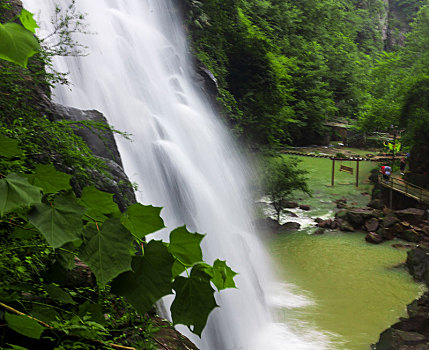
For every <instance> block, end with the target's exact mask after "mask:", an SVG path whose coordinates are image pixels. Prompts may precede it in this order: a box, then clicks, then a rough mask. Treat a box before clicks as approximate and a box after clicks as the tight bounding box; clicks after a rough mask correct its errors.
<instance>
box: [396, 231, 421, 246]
mask: <svg viewBox="0 0 429 350" xmlns="http://www.w3.org/2000/svg"><path fill="white" fill-rule="evenodd" d="M398 237H399V238H401V239H403V240H404V241H407V242H415V243H417V242H420V241H421V239H422V238H423V237H422V235H421V234H420V233H419V232H417V231H416V230H414V229H413V228H411V227H410V228H408V229H405V230H402V231H401V232H399V233H398Z"/></svg>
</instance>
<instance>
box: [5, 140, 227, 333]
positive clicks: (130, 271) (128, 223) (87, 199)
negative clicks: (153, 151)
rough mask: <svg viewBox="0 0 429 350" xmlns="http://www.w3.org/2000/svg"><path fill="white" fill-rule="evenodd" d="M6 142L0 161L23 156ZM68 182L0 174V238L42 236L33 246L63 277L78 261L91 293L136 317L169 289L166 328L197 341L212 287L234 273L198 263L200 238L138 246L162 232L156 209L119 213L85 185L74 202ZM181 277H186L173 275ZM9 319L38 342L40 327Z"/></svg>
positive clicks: (56, 292)
mask: <svg viewBox="0 0 429 350" xmlns="http://www.w3.org/2000/svg"><path fill="white" fill-rule="evenodd" d="M14 141H15V140H13V139H10V138H8V137H6V136H3V135H1V136H0V144H1V146H2V147H1V148H0V156H1V157H2V158H3V159H2V160H3V161H4V160H6V161H7V160H12V159H16V158H17V157H18V158H19V157H23V155H22V150H21V149H20V148H19V147H18V145H17V144H16V142H14ZM70 179H71V176H70V175H68V174H65V173H62V172H58V171H57V170H56V169H55V168H54V166H53V165H51V164H38V165H37V166H36V168H35V170H34V172H33V173H31V174H16V173H13V172H11V173H8V174H2V175H1V179H0V216H1V221H0V225H1V234H2V236H10V237H19V236H20V235H23V234H25V237H26V238H27V240H28V239H31V238H37V237H42V238H43V239H44V241H43V243H39V244H40V245H41V246H43V251H45V258H46V259H47V260H48V261H49V260H51V264H52V263H55V264H56V265H58V267H60V268H61V269H62V270H64V271H66V270H70V269H71V268H72V267H73V265H74V264H73V261H74V257H76V258H78V260H79V261H83V262H84V263H85V264H86V265H88V266H89V268H90V269H91V271H92V273H93V274H94V275H95V278H96V282H97V286H98V289H99V290H105V289H111V292H112V293H114V294H115V295H118V296H123V297H125V298H126V300H127V301H128V302H129V303H130V304H131V305H133V307H134V308H135V309H136V310H137V311H138V312H139V313H141V314H142V315H143V314H145V313H146V312H148V311H149V310H150V309H151V308H152V307H153V305H154V303H155V302H156V301H158V300H159V299H160V298H162V297H163V296H165V295H167V294H172V292H173V290H174V292H175V300H174V302H173V304H172V306H171V313H172V318H173V322H174V323H182V324H185V325H187V326H188V327H189V328H190V329H191V331H193V332H194V333H196V334H198V335H201V332H202V330H203V328H204V326H205V324H206V321H207V318H208V315H209V313H210V312H211V311H212V310H213V309H214V308H215V307H216V306H217V305H216V302H215V299H214V296H213V295H214V292H215V290H214V289H213V287H212V285H214V286H216V288H217V289H218V290H219V291H220V290H222V289H225V288H230V287H235V285H234V281H233V277H234V275H235V273H234V272H233V271H232V270H231V269H230V268H229V267H228V266H227V265H226V263H225V262H224V261H220V260H216V261H215V263H214V264H213V266H211V265H208V264H206V263H204V262H203V256H202V251H201V247H200V243H201V241H202V239H203V238H204V236H203V235H201V234H198V233H191V232H189V231H188V230H187V229H186V227H179V228H177V229H175V230H173V231H172V232H171V233H170V243H166V242H162V241H158V240H151V241H149V242H148V243H146V242H145V241H144V238H145V236H146V235H147V234H149V233H153V232H155V231H158V230H160V229H162V228H164V223H163V220H162V218H161V217H160V216H159V214H160V211H161V208H155V207H152V206H144V205H142V204H139V203H136V204H134V205H132V206H130V207H128V209H127V210H126V211H125V212H124V213H121V212H120V211H119V209H118V206H117V205H116V203H115V202H114V201H113V195H112V194H109V193H106V192H102V191H99V190H97V189H96V188H95V187H93V186H90V187H86V188H84V189H83V192H82V195H81V197H79V198H77V197H76V196H75V194H74V192H73V191H72V188H71V186H70ZM2 238H3V237H2ZM136 243H137V244H136ZM136 245H137V246H138V247H139V249H138V250H136V249H135V246H136ZM9 248H10V247H9ZM17 248H19V246H18V247H17ZM4 253H5V252H2V254H4ZM39 254H40V252H39ZM24 259H25V258H24ZM41 265H43V263H41ZM21 268H26V267H25V266H21ZM185 271H186V274H187V276H186V277H184V276H181V274H182V273H183V272H185ZM16 282H18V281H15V283H16ZM42 282H43V281H42ZM1 288H2V289H1V290H0V295H11V292H12V291H14V292H15V296H16V297H15V298H12V299H14V300H13V301H14V302H17V301H18V300H20V299H25V298H26V296H24V295H23V293H21V292H20V290H19V288H17V286H16V285H14V284H13V281H12V283H11V284H6V285H4V286H3V285H2V287H1ZM43 290H44V292H46V293H47V294H48V295H49V296H50V297H51V298H53V299H55V298H56V299H59V300H61V301H62V302H64V303H68V304H74V303H76V302H77V301H75V300H74V298H73V296H72V295H69V293H68V292H66V291H65V290H64V289H62V288H60V287H59V286H57V285H56V284H50V285H44V287H43ZM12 293H13V292H12ZM32 293H34V291H30V294H32ZM27 297H28V295H27ZM0 299H1V298H0ZM27 299H28V298H27ZM83 305H84V303H82V304H80V306H79V308H80V307H82V306H83ZM90 305H92V304H90ZM31 310H33V307H32V308H31ZM31 310H30V314H31ZM97 310H99V307H98V306H97ZM85 315H86V314H85V313H84V314H83V315H82V316H80V318H79V321H80V320H82V317H85ZM87 316H88V317H89V319H90V320H91V322H92V326H96V327H98V326H100V327H102V324H101V323H98V322H97V320H94V318H93V316H94V315H93V314H92V313H89V315H87ZM17 317H18V316H16V315H13V314H10V313H6V314H5V315H4V321H5V323H6V325H7V326H8V327H9V328H11V329H13V330H14V331H16V332H18V333H21V334H23V335H25V336H27V337H30V338H36V339H39V338H40V337H41V336H42V335H43V334H44V330H45V328H46V327H44V326H41V325H40V323H38V322H36V321H34V320H31V319H29V318H25V321H23V320H24V318H23V317H27V316H22V317H21V318H20V319H19V320H18V318H17ZM36 318H37V317H36ZM72 320H73V318H72V319H71V320H67V322H72ZM94 322H95V323H94ZM59 324H61V325H64V322H60V323H59ZM53 325H55V323H53ZM97 325H98V326H97ZM54 328H55V326H54ZM74 328H76V327H74ZM84 328H85V329H86V328H87V327H84ZM86 330H88V329H86Z"/></svg>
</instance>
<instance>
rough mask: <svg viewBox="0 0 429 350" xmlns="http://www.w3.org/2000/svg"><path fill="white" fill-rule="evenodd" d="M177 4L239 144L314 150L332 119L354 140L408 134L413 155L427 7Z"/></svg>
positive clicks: (335, 0)
mask: <svg viewBox="0 0 429 350" xmlns="http://www.w3.org/2000/svg"><path fill="white" fill-rule="evenodd" d="M185 3H186V16H187V18H188V24H189V34H190V36H191V38H192V42H193V45H192V49H193V51H194V53H195V54H196V56H197V57H198V59H199V60H200V61H201V62H202V63H203V64H204V65H205V66H206V67H207V68H208V69H209V70H211V71H212V72H213V74H214V76H215V77H216V79H217V82H218V85H219V93H218V101H219V102H220V104H221V105H222V106H223V110H224V112H225V115H226V117H227V120H228V122H229V123H230V125H231V127H232V128H233V129H234V130H235V132H236V133H237V134H238V135H239V137H240V138H241V139H242V140H243V141H244V142H246V143H247V144H250V145H253V146H254V145H258V146H267V145H268V146H279V145H280V146H282V145H306V144H312V143H318V142H321V140H322V136H323V135H324V134H325V133H326V127H325V123H326V122H329V121H334V120H337V119H339V118H340V119H343V120H344V119H345V120H347V121H349V123H351V124H352V125H353V126H354V127H355V129H356V130H357V131H361V132H372V131H388V130H389V128H391V125H393V126H394V127H395V128H403V129H404V128H406V129H407V130H408V143H409V145H410V146H411V145H412V143H413V140H414V139H415V136H416V135H415V130H417V129H418V130H420V131H419V132H420V133H421V131H422V129H421V127H420V126H421V125H420V124H419V125H418V126H417V127H416V128H414V127H411V125H415V123H414V121H413V120H414V118H415V117H416V116H417V115H418V116H419V120H420V121H419V123H423V124H425V125H427V124H428V123H427V120H426V122H425V121H424V120H423V119H424V118H420V117H421V115H425V113H427V112H426V110H427V109H428V105H427V104H426V105H425V104H424V103H418V104H415V103H414V102H412V101H414V100H413V97H412V96H414V95H415V94H417V95H421V93H420V91H421V90H422V89H423V90H425V86H426V85H425V81H426V74H427V67H428V64H427V63H428V60H429V56H428V53H427V50H426V48H427V43H426V41H427V40H428V35H427V31H428V28H429V3H428V2H427V1H424V0H387V1H386V0H385V1H383V0H359V1H357V0H344V1H339V0H318V1H316V0H302V1H289V0H286V1H279V0H266V1H259V0H258V1H256V0H228V1H220V0H206V1H201V2H200V1H195V0H186V1H185ZM422 109H423V111H422ZM422 113H423V114H422ZM426 134H427V133H426ZM420 136H422V135H420ZM422 137H423V136H422ZM419 140H420V138H419ZM419 142H420V141H419ZM424 142H425V141H423V143H424Z"/></svg>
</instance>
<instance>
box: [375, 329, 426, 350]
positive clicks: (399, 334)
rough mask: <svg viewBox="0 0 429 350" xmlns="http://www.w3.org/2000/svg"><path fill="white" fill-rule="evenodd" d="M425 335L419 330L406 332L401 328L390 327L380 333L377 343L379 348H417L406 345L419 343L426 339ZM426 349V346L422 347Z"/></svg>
mask: <svg viewBox="0 0 429 350" xmlns="http://www.w3.org/2000/svg"><path fill="white" fill-rule="evenodd" d="M425 339H426V338H425V336H424V335H422V334H420V333H417V332H405V331H401V330H399V329H394V328H389V329H387V330H385V331H384V332H383V333H381V335H380V340H379V341H378V343H377V344H376V349H377V350H405V349H416V348H414V347H412V348H409V347H406V346H413V345H417V344H418V343H419V342H422V341H425ZM420 349H424V348H420Z"/></svg>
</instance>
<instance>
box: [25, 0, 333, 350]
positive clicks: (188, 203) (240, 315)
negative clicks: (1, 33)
mask: <svg viewBox="0 0 429 350" xmlns="http://www.w3.org/2000/svg"><path fill="white" fill-rule="evenodd" d="M68 3H69V1H61V2H60V4H61V6H66V5H67V4H68ZM24 5H25V6H26V8H27V9H29V10H30V11H32V12H35V13H36V14H37V18H38V19H39V25H40V27H41V29H40V30H39V34H40V36H42V37H43V36H44V35H45V34H46V33H49V32H50V30H51V29H50V24H49V23H50V18H51V16H52V14H53V13H54V10H55V2H54V1H52V0H24ZM76 6H77V8H78V10H79V11H80V12H82V13H87V16H86V22H87V23H88V24H89V25H90V27H89V30H90V31H92V32H95V34H93V35H86V36H83V35H82V36H78V37H77V39H78V41H79V42H81V43H82V44H84V45H86V46H88V52H89V55H88V56H87V57H71V58H57V59H56V60H55V68H56V69H57V70H59V71H63V72H67V71H68V72H70V75H69V80H70V81H71V83H72V87H71V90H70V89H69V88H65V87H61V86H60V87H58V88H56V89H55V92H54V93H55V99H56V100H57V101H58V102H60V103H62V104H65V105H69V106H73V107H77V108H80V109H97V110H99V111H101V112H102V113H104V115H105V116H106V117H107V119H108V120H109V122H110V123H111V124H112V125H113V126H114V127H115V128H117V129H119V130H122V131H126V132H129V133H131V134H132V135H133V136H132V139H133V142H129V141H127V140H124V139H122V138H118V139H117V142H118V146H119V150H120V153H121V156H122V158H123V163H124V168H125V171H126V173H127V174H128V176H129V177H130V178H131V180H132V181H134V182H136V183H137V184H138V186H139V191H138V193H137V195H138V200H139V201H140V202H142V203H144V204H152V205H156V206H162V207H164V209H163V211H162V216H163V218H164V221H165V223H166V226H167V228H168V229H167V232H169V230H171V229H173V228H175V227H177V226H181V225H183V224H186V225H187V226H188V228H189V229H190V230H193V231H197V232H200V233H206V234H207V236H206V238H205V239H204V240H203V251H204V258H205V260H206V261H208V262H210V263H212V262H213V260H214V259H216V258H220V259H225V260H227V263H228V264H229V265H230V266H231V267H232V268H233V270H235V271H237V272H239V276H238V277H237V278H236V282H237V286H238V289H235V290H226V291H223V292H221V293H220V294H218V295H217V303H218V304H219V305H220V306H221V307H220V308H217V309H215V310H214V311H213V312H212V314H211V315H210V317H209V321H208V324H207V326H206V329H205V330H204V332H203V336H202V339H201V340H199V339H196V338H195V337H193V338H192V340H193V341H195V342H196V343H197V345H198V346H199V347H200V348H202V349H210V350H222V349H228V350H229V349H231V350H232V349H246V350H247V349H258V350H260V349H294V350H295V349H321V348H325V345H324V341H325V339H324V338H323V337H322V338H321V339H319V338H318V337H319V336H320V335H319V334H315V335H314V334H313V335H314V337H313V338H311V337H312V335H310V336H309V335H308V334H306V335H304V333H305V332H304V331H303V330H302V329H301V330H299V327H298V325H295V328H294V329H295V332H292V331H291V330H290V328H291V327H289V326H287V325H281V326H280V325H277V324H275V323H274V322H273V320H272V318H271V314H270V311H269V307H268V305H267V300H270V298H267V292H266V290H267V287H268V286H270V285H271V284H272V281H273V279H272V277H271V272H270V268H269V262H268V261H269V259H267V256H266V253H265V252H264V249H263V247H262V245H261V243H260V242H259V239H258V238H257V236H256V235H255V232H254V229H253V227H252V224H251V219H250V217H251V216H250V214H249V213H250V209H249V208H248V203H250V199H249V198H247V193H248V190H247V179H246V177H247V173H248V170H247V168H246V167H245V166H244V164H243V162H242V161H241V159H240V156H239V155H238V153H237V151H236V147H235V146H234V145H233V142H232V141H231V140H230V138H229V136H228V135H227V133H226V131H225V130H224V127H223V126H222V124H221V122H219V121H218V120H217V117H216V116H215V115H214V113H213V111H212V110H211V107H210V105H209V103H208V101H207V100H206V99H205V97H204V96H203V94H202V93H201V91H198V88H197V87H196V86H195V85H194V82H193V79H192V74H193V72H192V67H191V64H190V62H189V59H188V57H187V51H188V48H187V43H186V38H185V35H184V31H183V28H182V26H183V24H182V23H181V22H180V19H179V18H178V16H177V15H176V12H177V11H176V10H175V8H174V6H173V5H172V2H171V1H170V0H127V1H120V0H97V1H94V0H77V2H76ZM284 298H286V304H287V305H286V306H285V305H283V307H286V308H287V307H295V306H296V307H299V306H300V305H301V304H303V303H304V304H305V303H306V302H307V301H305V300H304V301H303V299H302V298H299V297H297V296H296V295H293V294H289V295H286V297H284ZM281 303H282V304H285V300H284V299H283V301H282V302H281ZM295 304H296V305H295ZM297 329H298V330H297ZM180 330H182V331H183V330H184V327H183V328H180ZM310 338H311V339H310ZM316 338H317V339H316Z"/></svg>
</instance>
